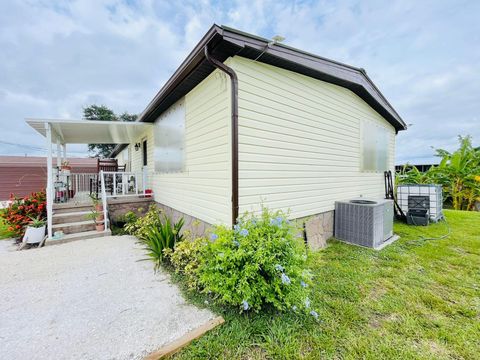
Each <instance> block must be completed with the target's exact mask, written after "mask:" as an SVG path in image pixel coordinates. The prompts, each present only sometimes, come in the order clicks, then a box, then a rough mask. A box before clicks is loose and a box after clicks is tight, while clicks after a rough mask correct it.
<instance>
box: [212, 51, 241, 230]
mask: <svg viewBox="0 0 480 360" xmlns="http://www.w3.org/2000/svg"><path fill="white" fill-rule="evenodd" d="M204 52H205V58H206V59H207V61H208V62H209V63H210V64H212V65H213V66H214V67H216V68H217V69H219V70H221V71H223V72H224V73H226V74H227V75H228V76H229V77H230V81H231V90H232V94H231V117H232V119H231V127H232V226H233V225H235V224H236V222H237V218H238V212H239V205H238V77H237V74H236V73H235V71H234V70H233V69H232V68H230V67H228V66H227V65H225V64H224V63H222V62H221V61H219V60H217V59H215V58H214V57H212V55H210V54H209V53H208V47H207V46H205V48H204Z"/></svg>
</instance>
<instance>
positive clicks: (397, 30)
mask: <svg viewBox="0 0 480 360" xmlns="http://www.w3.org/2000/svg"><path fill="white" fill-rule="evenodd" d="M479 14H480V1H475V0H472V1H460V0H457V1H441V0H433V1H429V0H421V1H418V0H416V1H409V0H401V1H396V0H393V1H392V0H390V1H366V0H364V1H283V0H275V1H269V0H265V1H263V0H257V1H255V0H253V1H232V2H227V1H208V0H199V1H153V0H145V1H143V0H139V1H134V0H124V1H119V0H81V1H46V0H36V1H29V0H24V1H12V0H2V11H1V12H0V49H1V51H0V154H3V155H14V154H16V155H23V154H27V155H45V153H46V150H45V143H44V139H43V138H42V137H41V136H40V135H39V134H37V133H35V132H34V131H33V129H31V128H29V127H28V126H27V125H26V124H25V121H24V119H25V118H27V117H36V118H66V119H79V118H81V116H82V109H83V107H85V106H88V105H90V104H93V103H95V104H104V105H106V106H108V107H110V108H112V109H113V110H114V111H115V112H118V113H121V112H124V111H128V112H130V113H140V112H141V111H142V110H143V109H144V108H145V106H146V105H147V104H148V102H149V101H150V100H151V99H152V98H153V96H154V95H155V94H156V93H157V92H158V90H159V89H160V88H161V87H162V85H163V84H164V83H165V81H166V80H167V79H168V78H169V77H170V76H171V75H172V74H173V72H174V71H175V69H176V68H177V67H178V66H179V65H180V63H181V62H182V61H183V59H184V58H185V57H186V56H187V55H188V53H189V52H190V51H191V50H192V49H193V47H194V46H195V44H196V43H197V42H198V41H199V40H200V38H201V37H202V36H203V34H204V33H205V32H207V30H208V29H209V28H210V26H211V25H212V24H213V23H216V24H219V25H228V26H231V27H234V28H237V29H240V30H243V31H246V32H250V33H253V34H256V35H260V36H263V37H266V38H272V37H273V36H275V35H281V36H283V37H285V38H286V40H285V41H284V43H285V44H287V45H290V46H293V47H297V48H300V49H302V50H306V51H309V52H312V53H315V54H318V55H321V56H323V57H327V58H330V59H334V60H337V61H340V62H344V63H347V64H350V65H353V66H357V67H363V68H365V69H366V70H367V73H368V75H369V76H370V78H371V79H372V80H373V81H374V83H375V84H376V85H377V86H378V87H379V88H380V90H381V91H382V93H383V94H384V95H385V96H386V98H387V99H388V100H389V102H390V103H391V104H392V105H393V106H394V108H395V109H396V110H397V112H398V113H399V114H400V115H401V117H402V118H403V119H404V121H405V122H406V123H407V124H410V126H409V129H408V130H407V131H404V132H400V133H399V135H398V137H397V151H396V163H398V164H402V163H405V162H410V163H417V164H418V163H429V162H432V161H436V158H435V157H434V156H433V154H434V150H433V149H434V148H444V149H447V150H450V151H451V150H454V149H455V147H456V145H457V136H458V135H471V136H472V137H473V142H474V144H477V145H480V21H479V20H478V16H479ZM68 150H69V154H70V155H78V156H80V155H82V154H85V153H84V150H85V147H83V146H79V145H77V146H70V147H69V148H68Z"/></svg>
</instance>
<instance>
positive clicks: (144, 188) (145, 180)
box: [142, 166, 147, 196]
mask: <svg viewBox="0 0 480 360" xmlns="http://www.w3.org/2000/svg"><path fill="white" fill-rule="evenodd" d="M142 181H143V196H145V190H146V188H147V167H146V166H144V167H143V179H142Z"/></svg>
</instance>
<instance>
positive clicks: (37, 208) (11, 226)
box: [0, 191, 47, 237]
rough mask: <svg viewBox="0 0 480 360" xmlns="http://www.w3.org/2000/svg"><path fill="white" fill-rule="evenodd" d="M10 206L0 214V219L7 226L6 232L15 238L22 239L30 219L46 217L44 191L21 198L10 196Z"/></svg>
mask: <svg viewBox="0 0 480 360" xmlns="http://www.w3.org/2000/svg"><path fill="white" fill-rule="evenodd" d="M10 202H11V203H10V205H9V207H8V208H6V209H4V210H3V211H2V212H0V217H2V218H3V219H4V220H5V223H6V224H7V225H8V231H10V232H12V233H13V234H14V235H15V236H17V237H22V236H23V234H24V233H25V227H26V226H27V225H28V224H29V223H30V222H31V221H32V219H43V218H45V216H46V210H47V205H46V195H45V191H39V192H36V193H31V194H30V195H27V196H25V197H23V198H21V197H17V196H15V195H14V194H11V195H10Z"/></svg>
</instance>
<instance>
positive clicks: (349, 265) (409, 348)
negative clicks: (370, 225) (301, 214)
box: [175, 211, 480, 359]
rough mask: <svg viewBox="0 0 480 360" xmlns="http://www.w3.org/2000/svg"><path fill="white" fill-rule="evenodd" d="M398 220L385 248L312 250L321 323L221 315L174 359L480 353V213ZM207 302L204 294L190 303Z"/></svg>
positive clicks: (282, 317)
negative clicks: (419, 221)
mask: <svg viewBox="0 0 480 360" xmlns="http://www.w3.org/2000/svg"><path fill="white" fill-rule="evenodd" d="M445 213H446V216H447V219H448V222H449V224H450V226H451V234H450V236H449V237H448V238H447V239H443V240H429V241H424V240H419V239H420V238H421V237H422V236H428V237H432V236H439V235H442V234H444V233H446V232H447V228H446V225H445V224H444V223H440V224H434V225H431V226H429V227H412V226H407V225H404V224H400V223H398V224H396V225H395V231H396V233H397V234H399V235H400V236H401V239H400V240H398V241H397V242H396V243H394V244H393V245H390V246H389V247H387V248H385V249H384V250H382V251H379V252H377V251H373V250H368V249H364V248H360V247H356V246H350V245H346V244H343V243H341V242H337V241H332V242H330V245H329V246H328V248H327V249H325V250H323V251H320V252H317V253H315V254H313V255H312V256H311V258H310V266H311V267H312V269H313V271H314V273H315V276H316V278H315V283H316V285H315V286H314V289H313V295H314V299H315V303H316V304H315V306H316V308H317V310H318V313H319V314H320V319H321V321H320V322H315V321H313V320H309V319H303V318H298V317H296V316H295V315H293V314H278V313H274V312H272V313H269V314H262V315H256V314H248V315H240V314H238V313H237V312H234V311H227V312H225V311H223V312H222V311H221V309H218V308H214V310H215V311H217V312H219V313H220V314H221V315H223V316H224V318H225V320H226V323H225V324H224V325H222V326H220V327H219V328H216V329H215V330H213V331H211V332H210V333H208V334H207V335H205V336H203V337H202V338H200V339H199V340H197V341H196V342H194V343H192V344H191V345H190V346H189V347H187V348H186V349H184V350H183V351H182V352H181V353H179V354H177V355H176V356H175V358H177V359H192V358H196V359H205V358H212V359H216V358H228V359H272V358H273V359H323V358H325V359H480V213H467V212H456V211H446V212H445ZM192 300H194V301H197V302H199V301H201V300H200V299H198V298H197V299H192Z"/></svg>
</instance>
